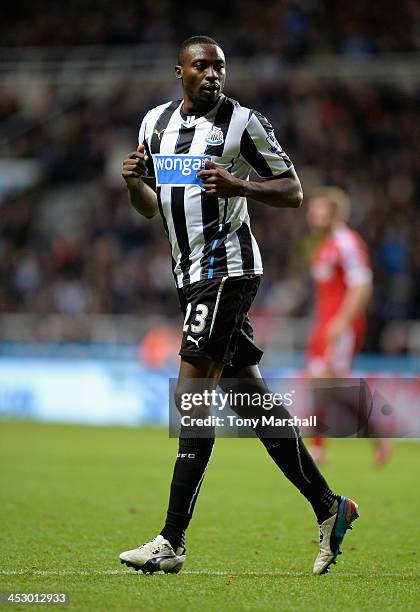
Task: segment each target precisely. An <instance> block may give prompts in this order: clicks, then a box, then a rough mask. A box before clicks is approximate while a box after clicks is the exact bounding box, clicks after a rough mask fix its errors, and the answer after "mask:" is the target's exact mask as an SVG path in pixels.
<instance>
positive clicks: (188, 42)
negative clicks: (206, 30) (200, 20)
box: [178, 36, 221, 65]
mask: <svg viewBox="0 0 420 612" xmlns="http://www.w3.org/2000/svg"><path fill="white" fill-rule="evenodd" d="M193 45H216V47H220V45H219V43H218V42H217V41H216V40H214V38H210V36H190V37H189V38H186V39H185V40H184V42H183V43H181V46H180V47H179V51H178V64H179V65H182V59H183V55H184V53H185V51H186V50H187V49H189V48H190V47H192V46H193ZM220 48H221V47H220Z"/></svg>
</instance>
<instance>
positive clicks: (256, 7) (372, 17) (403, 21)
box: [0, 0, 420, 59]
mask: <svg viewBox="0 0 420 612" xmlns="http://www.w3.org/2000/svg"><path fill="white" fill-rule="evenodd" d="M419 21H420V4H419V3H418V2H417V0H401V1H400V2H393V1H392V0H380V2H374V1H372V0H352V2H337V1H336V0H282V1H279V0H259V1H258V2H257V1H256V0H231V1H230V2H229V4H228V5H227V4H226V2H224V0H213V1H212V2H211V3H209V4H205V3H204V4H203V3H199V2H196V1H192V0H186V1H184V2H182V3H179V2H175V1H173V0H172V1H171V0H159V2H145V1H144V0H124V2H122V1H121V0H101V1H100V2H99V1H98V0H67V1H66V2H57V0H32V1H31V2H26V3H25V4H24V10H22V3H19V2H15V3H7V4H6V5H5V6H4V8H3V11H2V20H1V24H0V33H1V40H2V45H3V46H18V47H19V46H38V45H39V46H44V45H46V46H48V45H56V46H63V45H74V44H77V45H80V44H88V45H91V44H97V45H105V44H106V45H108V44H126V43H165V44H168V43H169V44H170V43H174V44H176V45H177V44H179V41H180V40H182V39H183V38H186V37H187V36H191V34H192V33H193V34H198V33H211V32H217V33H218V36H219V37H220V38H221V39H222V40H221V42H222V43H223V45H224V47H225V48H226V50H227V51H228V52H229V53H235V54H244V55H246V54H255V53H266V52H270V53H281V54H282V55H283V56H285V57H287V58H289V59H292V58H296V57H301V56H304V55H307V54H313V53H325V52H326V53H331V52H332V53H343V54H370V53H375V52H408V51H419V50H420V32H419V27H418V23H419Z"/></svg>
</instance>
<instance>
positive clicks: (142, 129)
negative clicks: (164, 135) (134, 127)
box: [138, 114, 155, 178]
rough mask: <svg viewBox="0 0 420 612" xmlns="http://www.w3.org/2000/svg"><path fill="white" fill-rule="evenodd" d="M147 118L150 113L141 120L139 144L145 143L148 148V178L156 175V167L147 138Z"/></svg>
mask: <svg viewBox="0 0 420 612" xmlns="http://www.w3.org/2000/svg"><path fill="white" fill-rule="evenodd" d="M147 119H148V114H147V115H145V117H144V118H143V121H142V122H141V125H140V129H139V137H138V142H139V144H142V145H144V147H145V150H146V154H147V160H146V168H147V177H148V178H153V177H154V176H155V169H154V167H153V159H152V156H151V154H150V146H149V142H148V139H147Z"/></svg>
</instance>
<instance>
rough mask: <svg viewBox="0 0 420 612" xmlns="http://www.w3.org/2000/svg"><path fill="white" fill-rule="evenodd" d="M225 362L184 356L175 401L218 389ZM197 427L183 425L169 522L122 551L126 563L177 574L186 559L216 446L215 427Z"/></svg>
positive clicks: (197, 413) (199, 413) (198, 409)
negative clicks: (188, 538)
mask: <svg viewBox="0 0 420 612" xmlns="http://www.w3.org/2000/svg"><path fill="white" fill-rule="evenodd" d="M222 369H223V364H221V363H217V362H213V361H210V360H208V359H205V358H202V357H196V358H194V357H188V358H184V357H181V363H180V369H179V376H178V383H177V388H176V391H175V402H176V405H177V408H178V409H180V407H181V400H182V395H183V394H188V396H189V397H191V395H190V394H191V393H196V394H202V393H203V391H205V390H207V391H211V390H212V389H215V388H216V386H217V384H218V381H219V378H220V375H221V372H222ZM205 410H206V407H205V406H203V407H200V406H198V407H196V411H195V412H191V413H190V416H191V417H205V416H206V415H205V413H204V411H205ZM194 433H195V432H194V429H193V428H188V430H187V429H186V428H183V427H181V431H180V436H179V449H178V453H177V458H176V461H175V466H174V470H173V475H172V482H171V488H170V495H169V505H168V510H167V515H166V521H165V525H164V527H163V529H162V531H161V532H160V534H159V535H158V536H157V537H156V538H154V539H153V540H152V541H150V542H147V543H146V544H143V545H142V546H139V547H138V548H135V549H133V550H129V551H126V552H123V553H121V555H120V560H121V562H122V563H124V564H126V565H128V566H129V567H133V568H134V569H135V570H137V571H138V570H141V571H142V572H144V573H153V572H156V571H159V570H163V571H165V572H166V573H177V572H179V571H180V569H181V568H182V566H183V564H184V562H185V554H186V551H185V545H184V535H185V531H186V529H187V527H188V525H189V522H190V520H191V517H192V514H193V511H194V506H195V503H196V501H197V497H198V494H199V491H200V487H201V484H202V482H203V479H204V475H205V473H206V469H207V465H208V463H209V461H210V456H211V453H212V450H213V445H214V429H213V428H211V427H208V428H200V431H199V432H198V434H199V435H194Z"/></svg>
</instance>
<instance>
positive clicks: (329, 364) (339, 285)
mask: <svg viewBox="0 0 420 612" xmlns="http://www.w3.org/2000/svg"><path fill="white" fill-rule="evenodd" d="M349 214H350V199H349V197H348V195H347V194H346V193H345V192H344V191H343V190H342V189H340V188H338V187H319V188H318V189H316V190H315V191H313V192H312V194H311V196H310V198H309V201H308V223H309V226H310V228H311V230H312V231H313V232H315V233H317V234H318V235H319V242H318V244H317V247H316V248H315V251H314V253H313V256H312V265H311V271H312V275H313V278H314V281H315V288H316V302H315V323H314V326H313V328H312V331H311V335H310V338H309V342H308V346H307V356H306V371H307V373H308V374H309V376H311V377H313V378H334V377H341V378H345V377H348V376H349V375H350V372H351V365H352V361H353V358H354V356H355V354H356V353H357V352H358V351H359V350H360V348H361V345H362V342H363V338H364V335H365V329H366V306H367V304H368V301H369V299H370V296H371V294H372V270H371V266H370V260H369V254H368V251H367V247H366V244H365V243H364V241H363V239H362V238H361V236H360V235H359V234H358V233H357V232H356V231H354V230H352V229H351V228H350V227H348V225H347V224H346V222H347V220H348V217H349ZM376 442H377V448H376V455H375V464H376V465H380V464H382V463H383V462H384V461H385V460H386V459H387V458H388V456H389V454H390V443H389V441H388V440H383V439H377V441H376ZM325 452H326V448H325V438H322V437H321V436H317V437H316V438H315V439H314V447H313V456H314V458H315V459H316V460H318V461H320V462H322V461H323V460H324V459H325Z"/></svg>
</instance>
